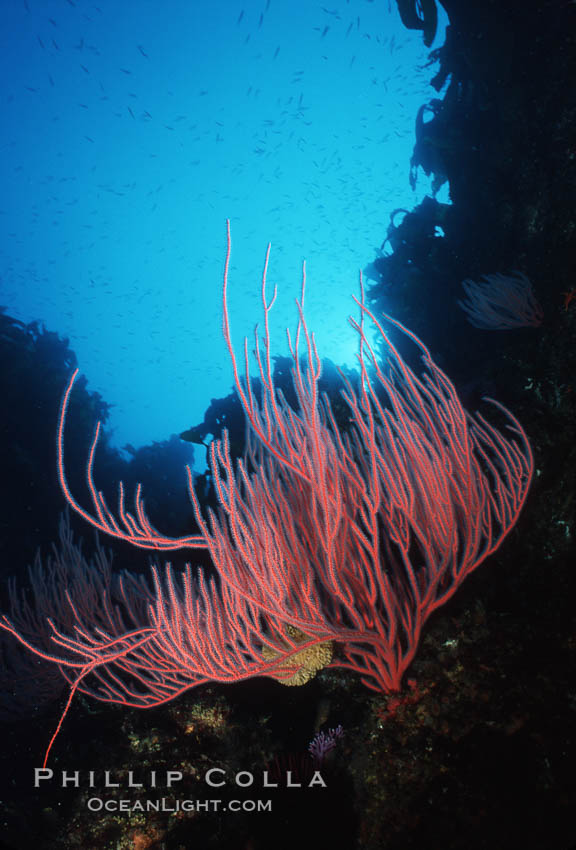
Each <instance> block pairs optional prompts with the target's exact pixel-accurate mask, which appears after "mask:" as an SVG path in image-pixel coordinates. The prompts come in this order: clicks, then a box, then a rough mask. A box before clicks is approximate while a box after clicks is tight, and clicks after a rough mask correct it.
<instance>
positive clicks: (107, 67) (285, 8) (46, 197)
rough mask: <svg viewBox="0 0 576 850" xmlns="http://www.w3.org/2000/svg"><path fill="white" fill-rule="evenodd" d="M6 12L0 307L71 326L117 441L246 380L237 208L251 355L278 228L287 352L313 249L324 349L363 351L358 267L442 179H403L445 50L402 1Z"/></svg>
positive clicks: (136, 3)
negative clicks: (238, 358)
mask: <svg viewBox="0 0 576 850" xmlns="http://www.w3.org/2000/svg"><path fill="white" fill-rule="evenodd" d="M0 16H1V27H0V39H1V43H2V50H1V54H0V55H1V58H0V61H1V63H2V68H1V79H2V84H1V87H2V94H1V102H2V126H1V129H0V133H1V145H2V157H1V161H0V169H1V171H2V196H1V199H0V216H1V218H0V221H1V222H2V234H3V235H2V237H1V243H0V304H2V305H4V306H5V307H6V308H7V310H8V312H9V313H10V314H12V315H13V316H15V317H16V318H19V319H21V320H22V321H24V322H30V321H32V320H35V319H39V320H41V321H42V322H44V323H45V325H46V327H47V328H48V329H49V330H53V331H57V332H58V333H59V334H60V335H61V336H65V337H68V338H69V339H70V345H71V347H72V349H73V350H74V351H75V352H76V355H77V357H78V362H79V367H80V371H81V372H82V373H83V374H84V375H85V376H86V378H87V379H88V389H90V390H94V391H98V392H99V393H101V394H102V396H103V397H104V399H105V400H106V401H107V402H108V403H110V404H111V405H112V411H111V415H110V419H109V423H108V427H109V429H110V430H111V431H112V443H113V444H114V445H116V446H118V447H120V446H123V445H125V444H126V443H130V444H132V445H133V446H135V447H138V446H141V445H143V444H146V443H150V442H152V441H155V440H164V439H167V438H168V437H169V436H170V435H171V434H173V433H178V432H180V431H183V430H184V429H186V428H188V427H190V426H191V425H194V424H197V423H198V422H200V421H201V420H202V419H203V416H204V411H205V410H206V408H207V406H208V404H209V403H210V400H211V399H212V398H219V397H223V396H225V395H227V394H228V393H229V392H230V390H231V386H232V372H231V367H230V363H229V358H228V353H227V350H226V346H225V343H224V340H223V337H222V273H223V265H224V256H225V248H226V242H225V221H226V219H227V218H229V219H230V220H231V227H232V241H233V249H232V260H231V267H230V281H229V283H230V286H229V305H230V311H231V326H232V336H233V340H234V344H235V346H236V349H237V351H240V348H241V345H242V340H243V338H244V336H246V335H250V337H252V334H253V330H254V325H255V323H256V322H257V321H260V320H261V304H260V280H261V275H262V268H263V261H264V256H265V250H266V245H267V243H268V242H269V241H270V242H271V243H272V252H271V261H270V271H269V282H270V287H269V291H270V292H271V291H272V288H273V286H274V285H275V284H276V285H277V286H278V291H279V295H278V300H277V304H276V306H275V308H274V312H273V315H272V317H271V319H272V321H271V324H272V330H273V354H279V355H285V354H287V344H286V338H285V328H286V327H288V326H290V327H294V325H295V321H296V310H295V306H294V299H295V298H296V297H298V296H299V294H300V281H301V274H302V261H303V259H306V262H307V281H308V282H307V293H306V315H307V319H308V323H309V326H310V327H311V329H312V330H314V332H315V334H316V339H317V343H318V349H319V353H320V356H322V357H329V358H331V359H332V360H334V362H335V363H337V364H338V365H344V364H348V365H353V364H354V363H355V352H356V346H357V335H356V334H355V333H354V331H353V330H352V329H351V328H350V327H349V326H348V323H347V316H348V315H349V313H350V312H353V311H354V304H353V301H352V298H351V295H352V294H356V293H357V291H358V273H359V270H360V269H361V268H362V267H363V266H365V265H366V264H367V263H369V262H370V261H371V260H373V259H374V256H375V252H376V251H377V249H378V248H379V245H380V243H381V240H382V233H383V232H385V230H386V227H387V225H388V222H389V217H390V214H391V212H392V211H393V210H394V209H395V208H399V207H404V208H407V209H412V208H413V207H414V206H415V205H416V204H417V203H418V202H419V201H420V200H421V199H422V198H423V197H424V195H426V194H430V193H431V189H430V183H429V180H428V179H427V178H426V177H425V176H424V175H422V174H420V175H419V179H418V183H417V186H416V190H415V191H412V189H411V188H410V185H409V180H408V175H409V160H410V156H411V153H412V148H413V145H414V123H415V118H416V113H417V110H418V108H419V106H421V105H422V104H423V103H424V102H426V101H427V100H429V99H430V97H431V96H432V95H433V94H435V93H434V92H433V90H432V89H431V88H430V84H429V81H430V79H431V77H432V76H433V73H434V68H430V67H428V68H426V67H425V65H426V62H427V60H428V56H429V49H427V48H425V47H424V45H423V43H422V33H421V32H420V31H414V32H409V31H407V30H405V29H404V28H403V27H402V25H401V22H400V18H399V15H398V11H397V9H396V5H395V4H393V3H391V2H389V0H380V2H378V0H375V2H370V1H369V0H349V2H344V0H338V2H336V3H334V4H330V5H329V6H328V7H326V6H323V5H321V3H316V2H310V0H292V2H283V0H257V1H256V0H254V2H250V0H237V2H236V0H186V1H185V0H174V1H173V2H168V3H167V2H161V0H147V1H146V0H128V1H126V0H125V2H122V3H116V2H111V0H101V2H99V3H97V4H94V3H92V2H85V0H3V2H2V5H1V12H0ZM441 24H442V25H441V26H440V27H439V30H438V36H437V39H436V42H435V44H434V45H433V47H438V46H439V45H441V44H442V43H443V34H444V28H445V21H441ZM443 200H445V199H444V198H443ZM203 462H204V452H198V453H197V468H201V467H202V464H203Z"/></svg>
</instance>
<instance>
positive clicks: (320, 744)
mask: <svg viewBox="0 0 576 850" xmlns="http://www.w3.org/2000/svg"><path fill="white" fill-rule="evenodd" d="M343 735H344V729H343V727H342V725H340V724H339V725H338V726H336V728H335V729H328V731H327V732H316V734H315V735H314V737H313V738H312V740H311V741H310V743H309V744H308V752H309V753H310V755H311V756H312V758H313V759H314V761H315V762H316V763H317V764H321V763H322V762H323V761H324V759H325V758H326V756H327V755H328V753H330V752H332V750H333V749H334V747H335V746H336V742H337V741H338V739H339V738H342V736H343Z"/></svg>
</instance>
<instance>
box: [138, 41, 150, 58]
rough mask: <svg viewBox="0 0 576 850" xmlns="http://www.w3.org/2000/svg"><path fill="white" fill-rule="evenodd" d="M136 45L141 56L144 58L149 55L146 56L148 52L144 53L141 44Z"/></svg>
mask: <svg viewBox="0 0 576 850" xmlns="http://www.w3.org/2000/svg"><path fill="white" fill-rule="evenodd" d="M137 46H138V50H139V51H140V53H141V54H142V56H143V57H144V58H145V59H149V58H150V57H149V56H148V54H147V53H146V51H145V50H144V48H143V47H142V45H141V44H139V45H137Z"/></svg>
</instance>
